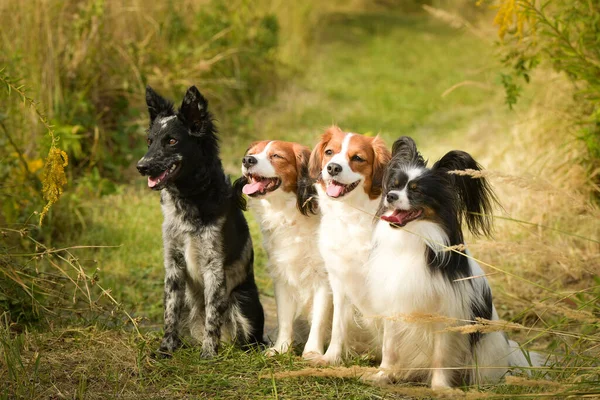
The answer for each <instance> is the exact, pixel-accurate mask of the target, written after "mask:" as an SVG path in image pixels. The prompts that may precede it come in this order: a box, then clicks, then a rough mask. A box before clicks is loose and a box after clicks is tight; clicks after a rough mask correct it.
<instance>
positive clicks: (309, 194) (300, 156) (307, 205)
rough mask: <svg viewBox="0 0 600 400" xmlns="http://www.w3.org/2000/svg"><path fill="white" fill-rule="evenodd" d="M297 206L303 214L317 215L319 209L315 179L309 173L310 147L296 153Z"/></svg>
mask: <svg viewBox="0 0 600 400" xmlns="http://www.w3.org/2000/svg"><path fill="white" fill-rule="evenodd" d="M296 158H297V159H296V172H297V177H298V178H297V182H296V184H297V188H296V207H297V208H298V211H300V213H301V214H302V215H306V216H308V215H309V214H313V215H316V214H317V209H318V202H317V189H315V180H314V179H312V178H311V177H310V174H309V173H308V163H309V160H310V152H309V151H308V149H303V150H300V151H299V152H297V153H296Z"/></svg>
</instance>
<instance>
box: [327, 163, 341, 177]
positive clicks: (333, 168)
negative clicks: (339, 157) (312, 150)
mask: <svg viewBox="0 0 600 400" xmlns="http://www.w3.org/2000/svg"><path fill="white" fill-rule="evenodd" d="M327 172H329V175H331V176H336V175H337V174H339V173H340V172H342V166H341V165H340V164H336V163H329V164H327Z"/></svg>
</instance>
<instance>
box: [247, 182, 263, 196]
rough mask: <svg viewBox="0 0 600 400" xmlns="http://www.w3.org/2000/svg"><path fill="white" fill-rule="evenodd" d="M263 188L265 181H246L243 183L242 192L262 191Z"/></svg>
mask: <svg viewBox="0 0 600 400" xmlns="http://www.w3.org/2000/svg"><path fill="white" fill-rule="evenodd" d="M264 190H265V182H264V181H252V182H250V183H247V184H245V185H244V187H243V188H242V192H244V194H248V195H250V194H254V193H256V192H262V191H264Z"/></svg>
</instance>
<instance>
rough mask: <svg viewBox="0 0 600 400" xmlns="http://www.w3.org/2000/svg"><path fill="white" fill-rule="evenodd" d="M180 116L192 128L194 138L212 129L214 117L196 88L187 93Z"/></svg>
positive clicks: (191, 88)
mask: <svg viewBox="0 0 600 400" xmlns="http://www.w3.org/2000/svg"><path fill="white" fill-rule="evenodd" d="M179 114H180V116H181V117H183V122H184V123H185V124H186V125H187V126H188V128H190V134H191V135H192V136H201V135H202V134H204V133H207V131H208V130H210V129H211V124H212V117H211V115H210V113H209V112H208V101H206V99H205V98H204V96H202V94H201V93H200V91H199V90H198V88H197V87H196V86H192V87H190V88H189V89H188V90H187V92H186V93H185V97H184V98H183V102H182V103H181V108H180V109H179Z"/></svg>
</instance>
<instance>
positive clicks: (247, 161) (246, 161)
mask: <svg viewBox="0 0 600 400" xmlns="http://www.w3.org/2000/svg"><path fill="white" fill-rule="evenodd" d="M257 162H258V160H257V159H256V157H254V156H246V157H244V158H242V165H243V166H244V167H246V168H248V167H251V166H252V165H254V164H256V163H257Z"/></svg>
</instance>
